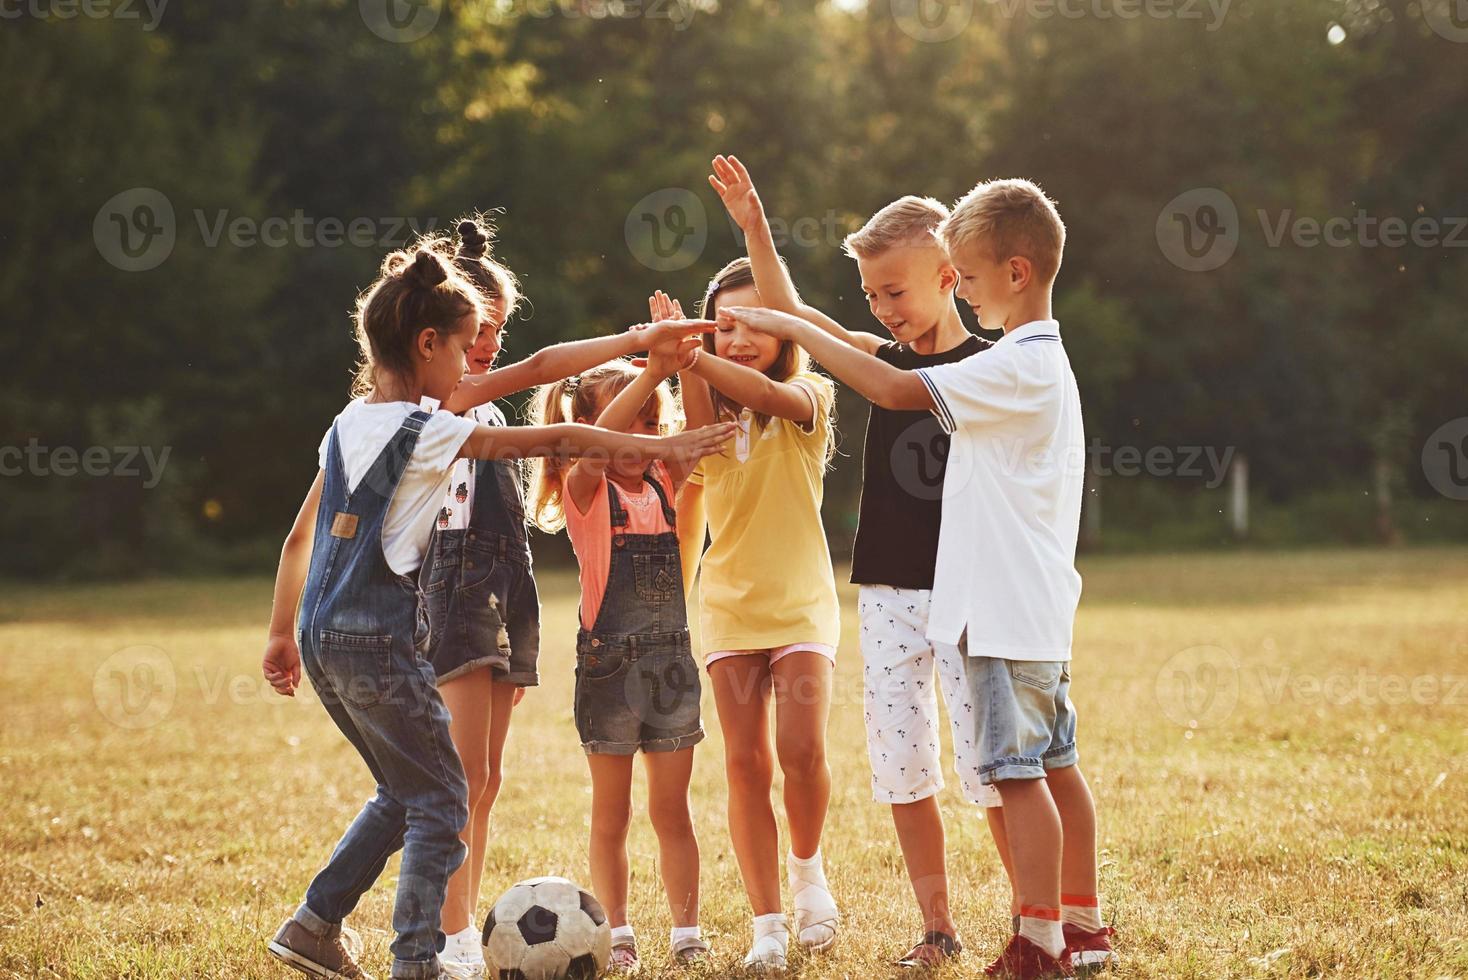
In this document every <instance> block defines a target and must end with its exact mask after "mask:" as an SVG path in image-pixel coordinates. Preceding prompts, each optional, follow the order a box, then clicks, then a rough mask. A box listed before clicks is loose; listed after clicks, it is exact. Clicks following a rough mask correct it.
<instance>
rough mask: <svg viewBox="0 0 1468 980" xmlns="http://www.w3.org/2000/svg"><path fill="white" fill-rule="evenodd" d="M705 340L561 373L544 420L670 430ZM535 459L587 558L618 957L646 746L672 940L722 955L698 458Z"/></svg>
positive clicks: (603, 822) (589, 657)
mask: <svg viewBox="0 0 1468 980" xmlns="http://www.w3.org/2000/svg"><path fill="white" fill-rule="evenodd" d="M697 345H698V341H697V340H696V339H695V340H691V341H687V342H685V343H684V345H682V346H681V348H680V345H678V344H676V343H675V344H668V345H665V346H664V347H662V348H660V349H657V350H654V352H653V353H652V354H651V355H650V357H649V364H648V366H647V368H646V369H645V370H642V371H638V370H637V369H636V368H634V367H633V366H632V365H630V364H629V363H627V362H626V361H613V362H610V363H608V364H606V365H603V366H602V367H600V368H597V369H595V370H593V371H588V372H586V373H584V374H583V375H582V376H581V377H580V378H579V379H571V380H570V381H565V382H559V383H557V384H554V385H551V386H549V388H548V389H546V391H545V393H544V394H543V396H542V398H541V400H540V402H539V406H538V408H539V411H538V419H537V421H542V422H545V423H552V422H556V421H559V420H560V419H563V418H568V417H569V418H574V419H576V420H577V421H587V422H593V423H595V424H597V425H601V426H604V427H606V428H610V429H626V428H630V429H631V430H632V431H635V432H648V433H653V432H657V431H659V430H660V428H661V426H663V425H664V424H666V421H665V420H666V419H667V418H668V417H669V416H670V415H671V411H670V408H671V401H672V396H671V395H670V394H669V392H668V389H667V386H666V384H665V381H666V379H667V378H668V377H669V376H670V375H672V374H673V373H674V372H675V371H676V370H677V368H678V359H679V358H680V357H686V356H690V355H691V354H692V352H693V351H694V350H695V349H696V348H697ZM535 469H536V473H535V476H534V478H533V479H532V484H531V486H532V508H531V510H532V513H533V515H534V517H535V520H536V523H537V525H538V526H540V527H541V528H543V529H545V530H551V531H554V530H559V528H560V527H562V526H565V527H566V528H567V530H568V532H569V534H570V537H571V543H572V545H573V547H574V548H575V550H576V557H577V559H578V561H579V563H580V566H581V610H580V619H581V628H580V630H579V632H578V633H577V637H576V696H575V717H576V728H577V732H578V734H579V735H580V738H581V744H582V748H583V749H585V751H586V755H587V764H588V765H589V767H590V769H591V787H592V804H591V847H590V857H591V878H592V887H593V889H594V890H595V892H596V894H597V897H598V898H599V899H600V900H601V903H602V905H603V907H604V908H605V909H606V911H607V920H608V922H610V923H611V925H612V969H613V970H616V971H627V972H630V971H632V970H636V969H637V968H638V966H639V959H638V954H637V944H636V939H635V937H634V934H633V930H632V927H631V926H630V925H628V923H627V890H628V865H627V847H626V845H627V830H628V825H629V823H630V820H631V793H632V759H633V756H634V755H635V754H636V753H637V752H638V751H639V750H641V751H642V753H643V761H644V764H645V766H646V768H647V779H648V812H649V815H650V816H651V818H652V824H653V829H654V830H655V831H656V833H657V836H658V846H659V851H660V855H661V862H660V868H661V871H662V876H663V886H664V888H665V889H666V891H667V896H668V904H669V906H670V908H671V911H672V918H673V930H672V934H671V937H670V938H671V947H672V952H673V955H674V957H675V958H676V959H677V960H678V961H680V962H690V961H693V960H696V959H699V958H701V957H704V956H707V954H708V946H707V945H706V944H705V943H704V941H703V939H702V934H701V933H700V931H699V928H698V840H697V838H696V837H695V835H694V831H693V818H692V814H691V813H690V810H689V802H688V784H689V780H690V778H691V776H692V772H693V746H694V745H696V744H697V743H698V742H700V741H702V739H703V734H704V733H703V727H702V724H701V722H700V714H699V699H700V695H701V693H702V687H701V683H700V679H699V670H698V665H697V663H695V662H694V659H693V652H692V649H691V646H690V643H689V636H688V619H687V613H686V610H685V607H684V601H683V571H682V565H681V562H680V560H679V555H678V534H677V519H676V515H675V513H674V509H673V501H674V497H675V495H676V493H677V491H678V488H679V487H680V486H681V485H682V483H683V481H684V480H685V479H686V478H687V476H688V473H689V472H690V471H691V469H692V467H691V466H686V465H685V466H680V465H678V464H669V465H666V466H665V465H662V464H658V463H655V464H653V465H652V466H651V467H647V466H643V465H642V464H641V463H640V462H639V461H637V460H624V459H612V460H610V461H606V460H591V459H582V460H580V461H579V462H577V463H575V464H574V465H570V466H566V465H565V464H562V463H560V462H559V461H555V460H547V461H545V462H543V463H540V464H537V466H536V467H535Z"/></svg>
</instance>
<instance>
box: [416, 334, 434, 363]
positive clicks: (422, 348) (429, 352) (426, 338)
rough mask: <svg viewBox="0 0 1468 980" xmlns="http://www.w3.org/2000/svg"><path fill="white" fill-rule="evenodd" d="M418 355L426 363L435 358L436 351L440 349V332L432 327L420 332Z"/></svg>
mask: <svg viewBox="0 0 1468 980" xmlns="http://www.w3.org/2000/svg"><path fill="white" fill-rule="evenodd" d="M417 346H418V354H419V356H420V357H422V358H423V359H424V360H425V361H427V360H431V359H432V358H433V354H434V351H435V350H437V348H438V331H437V330H435V329H433V328H432V327H424V328H423V329H422V330H420V331H418V345H417Z"/></svg>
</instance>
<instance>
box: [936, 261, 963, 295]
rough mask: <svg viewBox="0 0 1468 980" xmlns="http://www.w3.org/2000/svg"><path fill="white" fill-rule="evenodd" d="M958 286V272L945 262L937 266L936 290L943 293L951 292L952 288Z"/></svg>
mask: <svg viewBox="0 0 1468 980" xmlns="http://www.w3.org/2000/svg"><path fill="white" fill-rule="evenodd" d="M957 285H958V270H957V269H955V268H954V267H953V266H952V265H949V264H948V263H947V262H944V263H943V264H942V265H940V266H938V288H939V289H941V290H943V292H945V293H951V292H953V287H955V286H957Z"/></svg>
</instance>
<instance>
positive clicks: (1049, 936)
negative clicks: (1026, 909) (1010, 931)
mask: <svg viewBox="0 0 1468 980" xmlns="http://www.w3.org/2000/svg"><path fill="white" fill-rule="evenodd" d="M1037 911H1039V910H1037ZM1045 911H1049V910H1048V909H1047V910H1045ZM1019 934H1020V935H1021V936H1024V937H1025V938H1026V939H1028V940H1029V941H1030V942H1032V943H1034V944H1035V945H1036V946H1038V947H1040V948H1041V949H1043V950H1044V951H1045V952H1047V953H1049V954H1050V955H1051V956H1055V957H1059V956H1060V954H1061V953H1062V952H1064V951H1065V933H1064V932H1062V931H1061V929H1060V919H1059V918H1058V917H1057V918H1054V919H1050V918H1041V917H1039V916H1034V915H1021V916H1020V917H1019Z"/></svg>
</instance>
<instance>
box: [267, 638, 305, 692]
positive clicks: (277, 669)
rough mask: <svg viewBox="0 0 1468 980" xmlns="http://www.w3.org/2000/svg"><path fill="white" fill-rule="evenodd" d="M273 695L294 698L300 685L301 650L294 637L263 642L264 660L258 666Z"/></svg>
mask: <svg viewBox="0 0 1468 980" xmlns="http://www.w3.org/2000/svg"><path fill="white" fill-rule="evenodd" d="M260 667H261V670H263V671H264V672H265V679H266V680H267V681H269V682H270V686H271V687H273V688H275V693H277V694H283V695H285V696H286V697H288V698H293V697H295V696H296V688H297V687H299V686H300V685H301V648H300V647H299V646H297V645H296V638H295V637H294V636H272V637H270V639H268V640H266V641H265V658H264V660H263V661H262V662H261V664H260Z"/></svg>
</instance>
